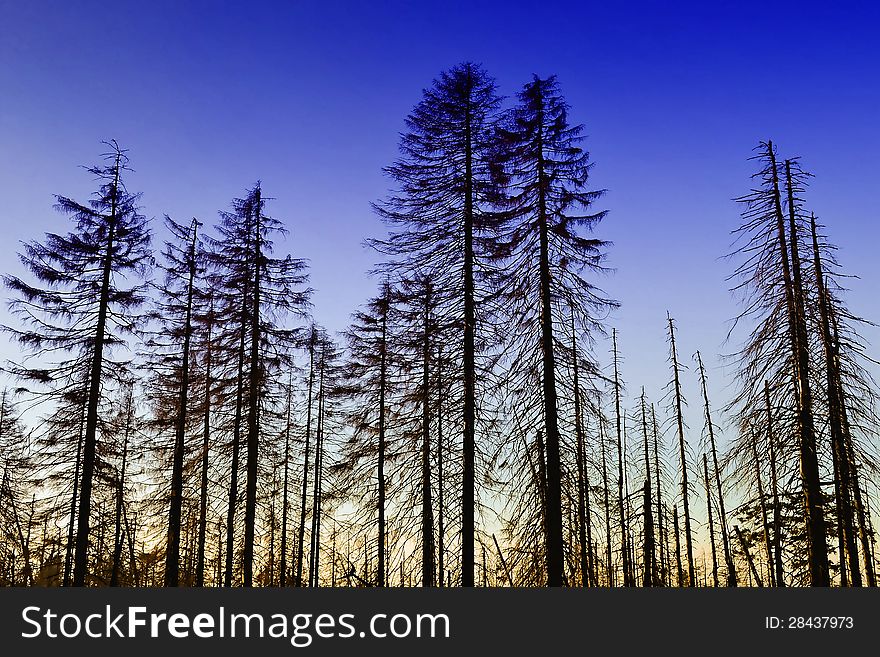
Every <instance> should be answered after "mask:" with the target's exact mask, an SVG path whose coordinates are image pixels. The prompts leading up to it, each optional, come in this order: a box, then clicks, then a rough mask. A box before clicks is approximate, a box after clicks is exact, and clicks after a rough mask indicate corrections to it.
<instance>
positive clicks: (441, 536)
mask: <svg viewBox="0 0 880 657" xmlns="http://www.w3.org/2000/svg"><path fill="white" fill-rule="evenodd" d="M443 459H444V455H443V352H442V349H441V348H440V347H438V348H437V575H438V577H437V585H438V586H440V587H442V586H443V583H444V582H443V573H444V572H445V563H444V562H445V554H444V553H445V550H446V547H445V541H446V527H445V524H444V523H445V520H446V518H445V514H446V511H445V505H444V502H443V487H444V482H445V480H444V478H443Z"/></svg>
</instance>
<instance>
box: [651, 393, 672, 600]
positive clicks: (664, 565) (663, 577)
mask: <svg viewBox="0 0 880 657" xmlns="http://www.w3.org/2000/svg"><path fill="white" fill-rule="evenodd" d="M651 429H652V434H653V436H654V478H655V480H656V484H657V538H658V539H659V542H660V582H661V583H662V584H664V585H666V584H669V583H670V582H668V581H667V577H669V563H668V562H669V550H668V549H667V543H668V540H666V539H668V538H669V532H668V530H666V531H664V529H665V527H666V525H664V523H663V503H662V501H661V493H660V490H661V487H660V454H659V451H660V448H659V443H660V436H659V434H658V432H657V415H656V413H655V411H654V404H651ZM664 537H665V538H664Z"/></svg>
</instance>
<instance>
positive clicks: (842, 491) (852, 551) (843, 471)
mask: <svg viewBox="0 0 880 657" xmlns="http://www.w3.org/2000/svg"><path fill="white" fill-rule="evenodd" d="M810 229H811V233H812V238H813V269H814V270H815V274H816V296H817V297H818V299H819V317H820V319H821V322H822V347H823V353H824V356H825V380H826V385H827V387H828V424H829V429H830V432H831V445H832V455H833V459H834V469H835V476H834V497H835V500H836V502H837V525H838V534H839V543H840V570H841V581H843V580H844V577H845V573H846V570H847V568H846V566H845V563H846V562H848V564H849V573H850V577H849V580H850V582H851V584H852V585H853V586H861V585H862V573H861V569H860V568H859V552H858V548H857V547H856V540H855V529H854V526H853V506H852V499H851V498H850V488H849V482H850V480H851V479H852V476H851V474H850V467H849V458H848V455H847V450H846V439H845V438H844V434H843V422H842V419H841V409H842V407H843V406H844V404H845V399H844V395H843V390H842V386H841V385H840V383H841V377H840V372H839V371H838V368H837V356H836V350H835V344H834V339H833V337H832V334H831V321H830V314H831V308H830V304H829V299H828V294H827V293H826V287H825V280H824V275H823V272H822V261H821V259H820V257H819V238H818V235H817V234H816V218H815V217H811V218H810ZM844 555H846V560H845V559H844Z"/></svg>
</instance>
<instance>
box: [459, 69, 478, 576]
mask: <svg viewBox="0 0 880 657" xmlns="http://www.w3.org/2000/svg"><path fill="white" fill-rule="evenodd" d="M470 78H471V74H470V70H469V71H468V82H471V79H470ZM471 118H472V117H471V113H470V107H469V106H468V113H467V116H466V117H465V162H464V169H465V170H464V362H463V366H464V435H463V436H462V460H463V463H462V465H463V469H462V477H461V482H462V491H461V585H462V586H473V585H474V532H475V524H474V523H475V515H474V513H475V506H476V476H475V464H474V462H475V451H476V443H475V435H476V427H475V425H476V365H475V354H474V338H475V333H476V306H475V302H474V187H473V175H474V174H473V143H472V141H473V136H472V134H471V131H472V127H471Z"/></svg>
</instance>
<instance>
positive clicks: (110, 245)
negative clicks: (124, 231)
mask: <svg viewBox="0 0 880 657" xmlns="http://www.w3.org/2000/svg"><path fill="white" fill-rule="evenodd" d="M120 158H121V154H117V156H116V165H115V170H114V174H113V185H112V190H111V198H110V216H109V217H108V218H107V226H108V233H107V244H106V247H105V250H104V258H103V262H102V264H101V269H102V272H101V289H100V291H99V293H98V299H99V300H98V318H97V324H96V326H95V342H94V347H93V351H92V362H91V372H90V373H89V397H88V401H87V402H86V409H87V410H86V432H85V436H84V438H83V457H82V482H81V484H80V490H81V492H80V496H79V514H78V517H77V527H76V551H75V553H74V557H73V585H74V586H85V583H86V573H87V571H88V566H89V563H88V560H89V514H90V513H91V510H92V509H91V507H92V478H93V476H94V473H95V451H96V447H97V431H98V403H99V402H100V400H101V370H102V367H103V365H104V339H105V337H106V335H105V334H106V330H107V314H108V312H109V306H110V282H111V281H110V276H111V273H112V271H113V250H114V247H115V245H116V222H117V220H118V217H117V216H116V212H117V203H118V197H119V170H120Z"/></svg>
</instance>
